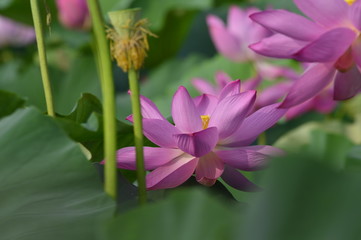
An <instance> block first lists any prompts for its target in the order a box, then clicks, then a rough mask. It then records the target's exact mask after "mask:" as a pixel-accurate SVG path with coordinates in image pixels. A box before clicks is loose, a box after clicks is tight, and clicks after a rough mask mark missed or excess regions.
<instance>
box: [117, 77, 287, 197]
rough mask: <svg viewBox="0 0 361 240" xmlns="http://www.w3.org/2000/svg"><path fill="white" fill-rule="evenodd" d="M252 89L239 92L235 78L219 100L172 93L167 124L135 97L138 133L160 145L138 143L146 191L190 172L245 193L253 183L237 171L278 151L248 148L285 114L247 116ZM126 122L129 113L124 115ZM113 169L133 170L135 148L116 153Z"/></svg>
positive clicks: (269, 110) (271, 110)
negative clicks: (138, 109)
mask: <svg viewBox="0 0 361 240" xmlns="http://www.w3.org/2000/svg"><path fill="white" fill-rule="evenodd" d="M255 98H256V92H255V91H247V92H244V93H240V81H234V82H231V83H229V84H227V85H226V86H225V87H224V88H223V90H222V91H221V93H220V96H219V98H217V97H215V96H212V95H208V94H204V95H202V96H199V97H196V98H194V99H192V98H191V97H190V95H189V93H188V91H187V89H186V88H184V87H179V89H178V90H177V92H176V93H175V95H174V97H173V102H172V116H173V120H174V123H175V125H173V124H171V123H169V122H168V121H167V120H166V119H165V118H164V116H163V115H162V114H161V113H160V112H159V110H158V108H157V107H156V106H155V104H154V103H153V102H151V101H150V100H149V99H147V98H145V97H143V96H142V97H141V106H142V115H143V131H144V135H145V136H146V137H147V138H148V139H149V140H150V141H152V142H153V143H155V144H156V145H158V146H160V147H144V159H145V168H146V170H153V171H152V172H150V173H149V174H148V175H147V176H146V181H147V189H149V190H153V189H162V188H173V187H176V186H178V185H180V184H182V183H183V182H185V181H186V180H187V179H188V178H190V177H191V176H192V175H193V174H194V173H195V177H196V179H197V181H198V182H199V183H201V184H203V185H206V186H211V185H213V184H214V183H215V182H216V180H217V179H218V178H219V177H221V178H222V179H223V180H224V181H225V182H226V183H228V184H229V185H230V186H232V187H234V188H236V189H239V190H245V191H247V190H248V191H251V190H255V189H256V186H255V185H254V184H253V183H251V182H250V181H249V180H247V178H245V177H244V176H243V174H241V173H240V172H239V171H238V170H236V169H240V170H244V171H254V170H258V169H260V168H262V167H264V165H265V163H266V159H267V158H268V157H269V156H272V155H277V154H280V150H279V149H276V148H274V147H271V146H248V145H249V144H251V143H252V142H253V141H254V140H255V139H256V138H257V136H258V135H259V134H260V133H262V132H263V131H265V130H266V129H268V128H269V127H271V126H272V125H273V124H274V123H276V122H277V120H278V119H279V118H281V117H282V115H283V114H284V113H285V112H286V110H285V109H278V108H277V106H278V105H272V106H268V107H265V108H262V109H260V110H258V111H257V112H255V113H253V114H252V115H249V116H247V115H248V112H249V110H250V109H252V107H253V104H254V101H255ZM128 120H130V121H132V116H129V117H128ZM117 162H118V167H119V168H125V169H131V170H134V169H135V168H136V164H135V148H134V147H126V148H122V149H120V150H118V151H117Z"/></svg>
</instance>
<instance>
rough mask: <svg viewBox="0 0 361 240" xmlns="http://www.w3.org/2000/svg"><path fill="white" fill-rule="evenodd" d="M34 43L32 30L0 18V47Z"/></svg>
mask: <svg viewBox="0 0 361 240" xmlns="http://www.w3.org/2000/svg"><path fill="white" fill-rule="evenodd" d="M34 41H35V32H34V29H33V28H32V27H30V26H26V25H23V24H21V23H18V22H15V21H13V20H11V19H9V18H6V17H3V16H0V47H5V46H14V47H19V46H24V45H27V44H29V43H32V42H34Z"/></svg>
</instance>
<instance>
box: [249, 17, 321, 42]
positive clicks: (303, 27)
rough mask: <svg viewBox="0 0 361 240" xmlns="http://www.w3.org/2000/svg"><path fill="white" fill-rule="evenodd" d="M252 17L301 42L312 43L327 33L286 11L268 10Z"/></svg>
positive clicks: (308, 21)
mask: <svg viewBox="0 0 361 240" xmlns="http://www.w3.org/2000/svg"><path fill="white" fill-rule="evenodd" d="M250 17H251V19H252V20H253V21H255V22H257V23H259V24H261V25H262V26H264V27H266V28H268V29H271V30H273V31H275V32H277V33H281V34H284V35H286V36H288V37H291V38H295V39H298V40H301V41H312V40H314V39H316V38H317V37H318V36H319V35H321V34H322V33H323V32H324V31H325V29H324V28H322V27H320V26H319V25H317V24H315V23H314V22H312V21H310V20H308V19H307V18H304V17H302V16H300V15H298V14H295V13H291V12H288V11H285V10H266V11H263V12H259V13H254V14H252V15H251V16H250ZM295 26H297V27H295Z"/></svg>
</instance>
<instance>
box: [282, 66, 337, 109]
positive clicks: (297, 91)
mask: <svg viewBox="0 0 361 240" xmlns="http://www.w3.org/2000/svg"><path fill="white" fill-rule="evenodd" d="M335 72H336V70H335V69H334V67H333V65H332V64H327V63H318V64H314V65H312V66H310V67H309V68H308V69H307V70H306V71H305V72H304V73H303V75H302V76H301V77H300V78H299V79H298V80H297V81H296V82H295V84H294V85H293V86H292V88H291V90H290V91H289V93H288V95H287V97H286V99H285V100H284V101H283V103H282V104H281V106H280V107H281V108H290V107H293V106H296V105H298V104H300V103H302V102H304V101H306V100H308V99H310V98H311V97H313V96H315V95H317V94H318V93H319V92H320V91H321V90H322V89H323V88H325V87H326V86H327V85H328V84H329V82H331V81H332V80H333V77H334V75H335Z"/></svg>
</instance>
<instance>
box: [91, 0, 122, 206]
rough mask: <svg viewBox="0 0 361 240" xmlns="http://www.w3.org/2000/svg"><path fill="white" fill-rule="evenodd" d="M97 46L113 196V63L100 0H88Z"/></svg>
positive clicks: (108, 186) (108, 181)
mask: <svg viewBox="0 0 361 240" xmlns="http://www.w3.org/2000/svg"><path fill="white" fill-rule="evenodd" d="M87 2H88V7H89V12H90V15H91V19H92V24H93V31H94V35H95V40H96V46H97V59H98V61H97V63H98V64H99V67H100V68H99V69H100V70H99V73H100V80H101V88H102V95H103V111H104V149H105V160H106V161H105V192H106V193H108V194H109V195H110V196H111V197H112V198H114V199H115V198H116V196H117V168H116V147H117V145H116V118H115V100H114V99H115V97H114V82H113V72H112V63H111V57H110V53H109V46H108V41H107V39H106V36H105V32H104V22H103V17H102V14H101V11H100V6H99V2H98V0H87Z"/></svg>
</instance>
